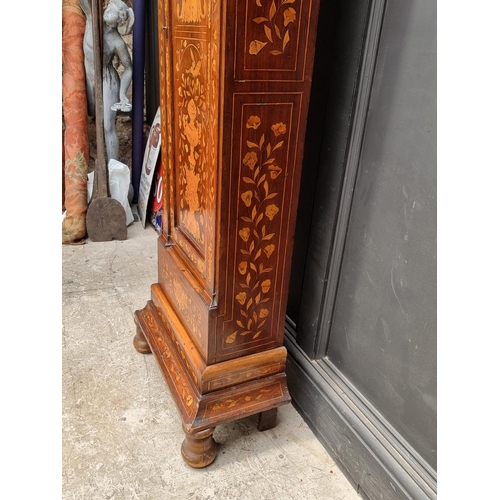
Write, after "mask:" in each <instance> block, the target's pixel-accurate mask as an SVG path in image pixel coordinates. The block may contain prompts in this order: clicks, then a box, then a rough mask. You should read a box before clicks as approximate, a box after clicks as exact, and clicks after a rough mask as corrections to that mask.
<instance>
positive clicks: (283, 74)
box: [235, 0, 311, 81]
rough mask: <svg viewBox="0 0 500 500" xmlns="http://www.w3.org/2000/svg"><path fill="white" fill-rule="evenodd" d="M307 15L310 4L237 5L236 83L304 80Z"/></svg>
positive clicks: (258, 1)
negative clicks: (303, 48)
mask: <svg viewBox="0 0 500 500" xmlns="http://www.w3.org/2000/svg"><path fill="white" fill-rule="evenodd" d="M310 11H311V1H310V0H246V1H243V2H237V4H236V22H237V29H236V39H235V46H236V63H235V79H236V80H274V81H280V80H283V81H287V80H289V81H301V80H303V78H304V73H305V63H306V60H305V51H304V50H300V48H301V45H302V47H305V46H306V44H307V43H308V37H309V35H310V27H309V21H310V14H311V12H310ZM240 29H241V31H242V32H243V34H244V36H241V34H240V32H239V31H240Z"/></svg>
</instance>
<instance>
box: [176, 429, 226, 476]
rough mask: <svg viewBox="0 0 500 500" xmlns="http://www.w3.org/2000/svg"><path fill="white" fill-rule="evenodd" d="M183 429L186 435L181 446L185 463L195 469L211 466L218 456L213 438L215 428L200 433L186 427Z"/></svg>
mask: <svg viewBox="0 0 500 500" xmlns="http://www.w3.org/2000/svg"><path fill="white" fill-rule="evenodd" d="M182 428H183V430H184V433H185V434H186V437H185V439H184V441H183V442H182V446H181V454H182V458H183V459H184V462H186V463H187V464H188V465H189V466H190V467H193V468H195V469H201V468H203V467H206V466H207V465H210V464H211V463H212V462H213V461H214V460H215V457H216V456H217V443H216V442H215V440H214V438H213V437H212V434H213V432H214V430H215V427H212V428H210V429H205V430H204V431H200V432H191V431H189V430H187V429H186V427H185V426H184V425H183V426H182Z"/></svg>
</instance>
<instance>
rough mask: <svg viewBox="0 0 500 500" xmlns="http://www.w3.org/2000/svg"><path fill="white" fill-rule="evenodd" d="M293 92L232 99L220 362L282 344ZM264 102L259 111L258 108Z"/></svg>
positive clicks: (297, 97) (296, 97)
mask: <svg viewBox="0 0 500 500" xmlns="http://www.w3.org/2000/svg"><path fill="white" fill-rule="evenodd" d="M301 97H302V96H301V94H274V95H262V94H245V95H240V94H236V95H235V96H234V99H233V124H234V128H233V131H234V132H233V145H232V150H233V153H234V154H233V157H232V168H231V172H232V173H233V175H234V179H232V182H234V183H235V185H236V186H237V190H235V193H236V195H235V196H234V198H233V199H232V200H231V209H230V212H231V213H234V214H235V217H234V218H233V220H232V221H231V222H232V223H230V224H229V226H228V240H229V242H230V245H231V246H230V249H231V251H230V253H231V254H232V255H234V259H233V260H232V261H229V262H228V267H229V269H228V270H227V275H228V277H229V279H228V285H229V286H228V291H227V294H226V304H225V305H226V308H227V310H226V315H225V316H224V326H223V332H222V335H221V336H220V339H219V340H220V342H219V349H220V354H221V356H227V355H228V354H229V353H231V354H233V355H234V354H237V355H241V354H242V353H245V352H246V351H248V350H249V349H252V348H254V347H255V345H260V346H262V345H266V346H271V347H274V346H275V345H278V344H280V343H281V342H282V335H281V333H282V332H281V331H280V325H281V323H282V322H283V318H282V312H283V311H282V307H281V306H283V304H282V302H283V301H282V300H281V298H282V296H283V295H284V294H285V293H286V290H284V287H285V286H286V284H285V283H284V282H283V276H284V272H283V269H284V264H285V263H284V261H283V258H282V257H283V254H284V248H283V246H284V245H287V244H288V240H287V235H288V234H287V231H288V223H289V218H290V196H291V193H292V191H293V186H292V182H293V178H294V176H293V175H290V174H293V171H294V168H295V164H296V153H297V151H296V146H297V125H298V123H297V122H298V117H299V115H300V106H301ZM263 102H265V105H262V103H263Z"/></svg>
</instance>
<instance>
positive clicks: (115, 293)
mask: <svg viewBox="0 0 500 500" xmlns="http://www.w3.org/2000/svg"><path fill="white" fill-rule="evenodd" d="M156 239H157V236H156V233H155V231H154V230H153V229H152V228H151V227H149V226H147V227H146V228H143V227H142V225H141V224H140V223H138V222H134V223H133V224H132V225H130V226H129V227H128V237H127V240H125V241H112V242H106V243H94V242H91V241H90V240H88V241H87V243H86V244H84V245H79V246H67V245H63V248H62V267H63V269H62V278H63V279H62V281H63V283H62V317H63V348H62V370H63V382H62V388H63V394H62V410H63V415H62V438H63V442H62V460H63V462H62V475H63V478H62V479H63V483H62V491H63V499H67V500H69V499H85V500H89V499H99V500H100V499H102V500H111V499H113V500H118V499H127V500H128V499H148V500H156V499H173V498H179V499H186V500H188V499H190V500H202V499H203V500H209V499H213V500H224V499H231V500H232V499H238V500H246V499H248V500H254V499H269V500H271V499H272V500H275V499H292V500H307V499H336V500H341V499H343V500H354V499H359V498H360V497H359V496H358V495H357V494H356V491H355V490H354V489H353V487H352V486H351V484H350V483H349V482H348V480H347V479H346V478H345V476H344V475H343V474H342V472H341V471H340V470H339V468H338V467H337V466H336V464H335V462H334V461H333V460H332V458H330V456H329V455H328V454H327V453H326V451H325V450H324V448H323V447H322V446H321V444H320V443H319V441H318V440H317V439H316V438H315V437H314V435H313V434H312V432H311V430H310V429H309V427H308V426H307V425H306V424H305V422H304V421H303V419H302V418H301V417H300V415H299V414H298V413H297V411H296V410H295V409H294V408H293V406H292V405H287V406H285V407H281V408H280V409H279V410H278V425H277V427H276V428H274V429H271V430H269V431H266V432H258V431H257V429H256V418H255V417H248V418H245V419H242V420H239V421H237V422H234V423H231V424H226V425H221V426H219V427H217V428H216V430H215V432H214V438H215V440H216V441H217V442H218V447H219V452H218V456H217V458H216V460H215V462H214V463H213V464H212V465H210V466H209V467H207V468H205V469H201V470H196V469H192V468H190V467H189V466H187V465H186V464H185V463H184V462H183V460H182V458H181V455H180V445H181V442H182V440H183V438H184V434H183V431H182V428H181V421H180V417H179V416H178V414H177V410H176V407H175V405H174V403H173V400H172V399H171V397H170V393H169V392H168V388H167V385H166V383H165V381H164V379H163V377H162V375H161V373H160V370H159V368H158V367H157V365H156V362H155V359H154V358H153V356H152V355H141V354H139V353H138V352H137V351H136V350H135V349H134V347H133V345H132V338H133V335H134V333H135V325H134V321H133V312H134V311H135V310H136V309H141V308H142V307H143V306H144V305H145V304H146V301H147V300H148V299H149V296H150V291H149V290H150V285H151V284H152V283H154V282H156V278H157V272H156Z"/></svg>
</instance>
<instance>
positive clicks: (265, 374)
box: [135, 285, 290, 432]
mask: <svg viewBox="0 0 500 500" xmlns="http://www.w3.org/2000/svg"><path fill="white" fill-rule="evenodd" d="M160 294H161V288H160V287H159V286H158V285H153V287H152V296H153V298H154V301H158V303H161V302H160V299H159V296H160ZM154 301H149V302H148V304H147V305H146V307H145V308H144V309H142V310H140V311H136V312H135V322H136V325H137V328H138V336H141V334H142V335H143V336H144V337H145V339H146V340H147V343H148V344H149V347H150V349H151V352H152V353H153V354H154V356H155V358H156V361H157V363H158V365H159V366H160V369H161V371H162V373H163V376H164V378H165V380H166V382H167V384H168V386H169V389H170V391H171V394H172V396H173V398H174V400H175V403H176V406H177V408H178V410H179V413H180V415H181V417H182V421H183V425H184V430H185V431H186V432H200V431H203V430H205V429H208V428H211V427H215V426H217V425H219V424H222V423H227V422H231V421H233V420H237V419H239V418H242V417H245V416H249V415H253V414H256V413H262V412H265V411H268V410H271V409H273V408H276V407H278V406H281V405H284V404H287V403H289V402H290V395H289V393H288V388H287V385H286V375H285V373H284V367H285V360H286V349H285V348H284V347H281V348H278V349H273V350H271V351H267V352H263V353H259V354H255V355H249V356H245V357H244V358H238V359H235V360H232V361H226V362H222V363H217V364H215V365H210V366H208V367H207V366H206V365H204V363H203V361H202V359H201V357H200V356H199V355H198V356H196V355H193V354H194V352H195V351H196V349H194V347H193V346H192V344H191V346H190V342H189V336H188V335H187V334H186V332H183V331H182V325H181V324H180V322H179V323H177V324H176V321H175V316H174V312H173V310H172V309H169V305H168V302H166V301H163V303H161V307H162V308H166V312H167V314H168V316H167V317H165V316H164V313H162V312H161V309H160V308H158V307H156V305H155V304H154ZM162 317H163V318H168V320H167V322H166V323H164V322H163V320H162ZM172 318H174V319H172ZM172 324H176V327H177V328H178V329H177V330H176V331H175V333H174V331H173V330H172V329H171V327H172ZM186 350H187V351H186ZM143 352H144V351H143ZM186 352H190V353H191V354H190V355H189V356H187V355H186ZM191 361H194V362H193V363H191ZM200 368H201V371H200Z"/></svg>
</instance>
